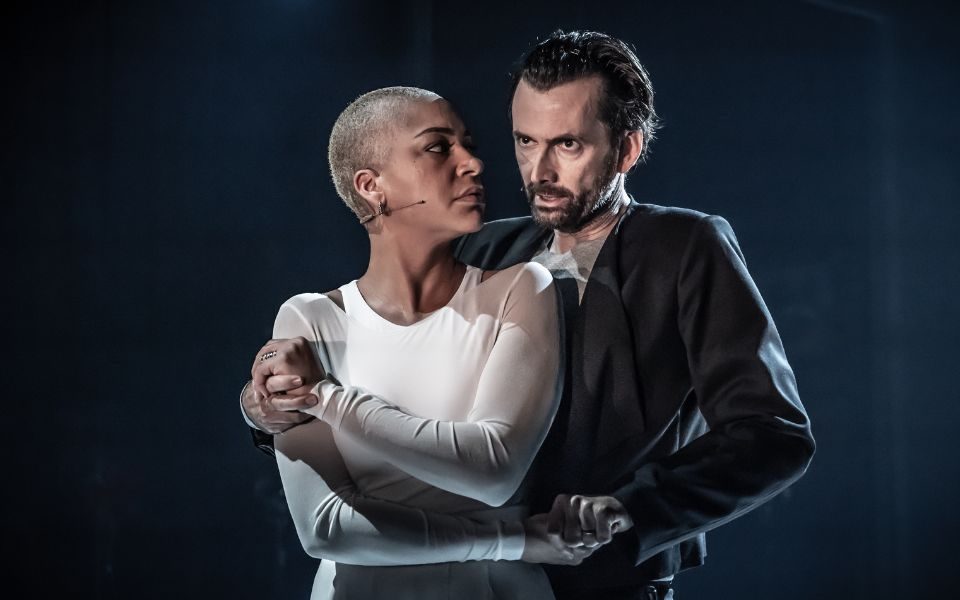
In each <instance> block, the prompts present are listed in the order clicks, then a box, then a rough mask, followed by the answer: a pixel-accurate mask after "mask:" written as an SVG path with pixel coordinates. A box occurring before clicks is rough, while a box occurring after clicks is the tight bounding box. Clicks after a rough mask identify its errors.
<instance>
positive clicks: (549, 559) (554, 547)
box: [520, 514, 600, 566]
mask: <svg viewBox="0 0 960 600" xmlns="http://www.w3.org/2000/svg"><path fill="white" fill-rule="evenodd" d="M547 517H548V515H546V514H543V515H534V516H532V517H529V518H527V519H526V520H525V521H524V522H523V529H524V532H525V534H526V536H525V542H524V546H523V555H522V556H521V557H520V560H523V561H524V562H529V563H546V564H550V565H568V566H576V565H579V564H580V563H581V562H583V559H585V558H587V557H588V556H590V555H591V554H593V553H594V551H595V550H596V549H597V548H599V547H600V546H594V547H592V548H588V547H586V546H570V545H567V544H565V543H564V542H563V540H561V539H560V535H559V534H554V533H550V532H549V531H548V530H547Z"/></svg>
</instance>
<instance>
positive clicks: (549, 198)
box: [535, 194, 567, 208]
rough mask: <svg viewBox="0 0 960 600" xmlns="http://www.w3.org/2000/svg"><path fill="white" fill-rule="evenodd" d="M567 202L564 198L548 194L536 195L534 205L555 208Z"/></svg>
mask: <svg viewBox="0 0 960 600" xmlns="http://www.w3.org/2000/svg"><path fill="white" fill-rule="evenodd" d="M566 201H567V197H566V196H562V195H561V196H553V195H550V194H537V196H536V201H535V204H536V205H537V206H540V207H543V208H556V207H557V206H560V205H561V204H563V203H565V202H566Z"/></svg>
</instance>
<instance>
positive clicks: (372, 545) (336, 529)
mask: <svg viewBox="0 0 960 600" xmlns="http://www.w3.org/2000/svg"><path fill="white" fill-rule="evenodd" d="M301 335H302V336H304V337H305V338H307V339H308V340H312V341H315V342H316V341H318V338H317V337H316V335H315V329H314V328H313V327H312V326H311V325H310V324H308V323H307V321H306V320H305V319H304V318H303V316H302V315H301V314H300V312H299V311H298V310H297V309H296V308H295V307H293V306H291V305H288V304H285V305H284V306H283V307H281V309H280V313H279V314H278V315H277V321H276V325H275V327H274V334H273V337H274V338H290V337H297V336H301ZM274 443H275V446H276V450H277V452H276V456H277V465H278V467H279V470H280V477H281V481H282V482H283V489H284V493H285V495H286V499H287V505H288V507H289V509H290V514H291V516H292V517H293V521H294V525H295V527H296V530H297V535H298V537H299V538H300V542H301V544H302V545H303V548H304V550H305V551H306V552H307V553H308V554H309V555H310V556H313V557H316V558H321V559H327V560H332V561H334V562H340V563H345V564H353V565H368V566H389V565H412V564H429V563H439V562H452V561H468V560H519V559H520V557H521V555H522V553H523V547H524V531H523V525H522V523H520V522H519V521H511V522H505V521H480V520H476V519H470V518H466V517H458V516H454V515H446V514H442V513H435V512H430V511H426V510H421V509H417V508H412V507H409V506H405V505H402V504H397V503H394V502H390V501H387V500H381V499H378V498H374V497H370V496H366V495H364V494H362V493H361V492H360V491H359V490H358V488H357V487H356V485H355V484H354V482H353V480H352V479H351V477H350V474H349V472H348V471H347V468H346V466H345V465H344V463H343V458H342V457H341V455H340V451H339V449H338V448H337V446H336V443H335V441H334V439H333V432H332V431H331V430H330V426H329V425H327V424H326V423H323V422H320V421H314V422H311V423H308V424H305V425H300V426H299V427H294V428H293V429H290V430H288V431H287V432H285V433H282V434H279V435H277V436H274Z"/></svg>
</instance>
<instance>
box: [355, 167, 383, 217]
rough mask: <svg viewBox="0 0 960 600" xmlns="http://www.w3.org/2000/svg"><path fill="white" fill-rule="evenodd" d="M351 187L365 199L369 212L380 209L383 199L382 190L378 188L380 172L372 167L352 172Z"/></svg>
mask: <svg viewBox="0 0 960 600" xmlns="http://www.w3.org/2000/svg"><path fill="white" fill-rule="evenodd" d="M353 189H354V190H356V191H357V193H358V194H360V197H361V198H363V199H364V200H366V202H367V206H368V207H369V209H370V214H373V213H376V212H377V211H378V210H380V205H381V203H382V202H383V201H384V195H383V190H382V189H380V174H379V173H377V172H376V171H374V170H373V169H360V170H359V171H357V172H356V173H354V174H353Z"/></svg>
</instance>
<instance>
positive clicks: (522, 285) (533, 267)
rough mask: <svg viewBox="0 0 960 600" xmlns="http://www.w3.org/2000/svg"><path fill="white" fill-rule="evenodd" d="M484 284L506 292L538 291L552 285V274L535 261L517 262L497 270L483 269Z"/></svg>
mask: <svg viewBox="0 0 960 600" xmlns="http://www.w3.org/2000/svg"><path fill="white" fill-rule="evenodd" d="M483 281H484V284H485V285H486V284H488V283H489V284H492V285H490V287H491V288H499V289H502V290H504V291H505V292H507V293H512V292H514V293H515V292H516V291H528V292H532V293H539V292H542V291H543V290H545V289H547V288H549V287H550V286H552V285H553V275H551V274H550V271H549V270H548V269H547V268H546V267H544V266H543V265H541V264H539V263H535V262H522V263H517V264H515V265H513V266H511V267H507V268H506V269H501V270H499V271H485V272H484V274H483Z"/></svg>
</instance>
